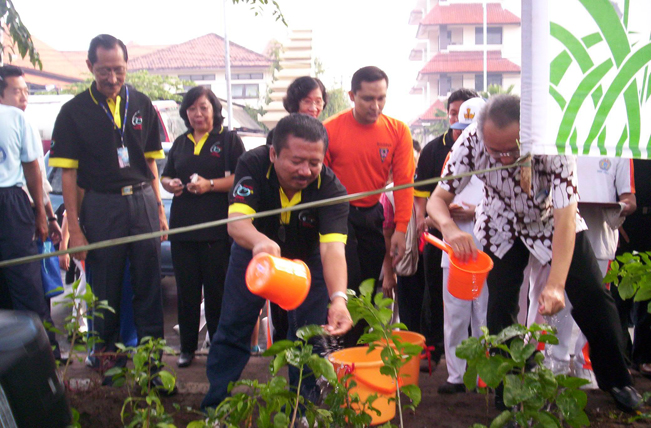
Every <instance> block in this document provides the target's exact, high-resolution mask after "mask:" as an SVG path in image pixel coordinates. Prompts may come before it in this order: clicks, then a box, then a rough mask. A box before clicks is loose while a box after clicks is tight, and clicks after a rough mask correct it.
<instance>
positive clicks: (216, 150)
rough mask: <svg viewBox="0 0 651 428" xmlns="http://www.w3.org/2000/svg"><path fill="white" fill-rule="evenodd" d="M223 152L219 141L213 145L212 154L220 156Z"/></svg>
mask: <svg viewBox="0 0 651 428" xmlns="http://www.w3.org/2000/svg"><path fill="white" fill-rule="evenodd" d="M221 152H222V148H221V147H219V143H215V144H213V145H212V147H211V148H210V156H216V157H220V156H221V154H220V153H221Z"/></svg>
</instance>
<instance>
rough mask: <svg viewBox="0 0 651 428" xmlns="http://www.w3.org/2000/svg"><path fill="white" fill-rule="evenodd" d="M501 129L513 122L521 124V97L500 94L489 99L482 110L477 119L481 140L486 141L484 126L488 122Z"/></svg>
mask: <svg viewBox="0 0 651 428" xmlns="http://www.w3.org/2000/svg"><path fill="white" fill-rule="evenodd" d="M489 120H490V121H491V122H493V124H494V125H495V126H496V127H497V128H499V129H504V128H506V127H507V126H509V125H510V124H512V123H513V122H518V123H519V122H520V97H518V96H517V95H507V94H500V95H495V96H492V97H490V98H489V99H488V102H487V103H486V105H485V106H484V107H483V108H482V109H481V113H480V114H479V118H478V119H477V130H478V132H479V138H481V139H482V140H483V139H484V135H483V134H484V126H485V125H486V122H487V121H489Z"/></svg>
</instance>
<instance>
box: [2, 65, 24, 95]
mask: <svg viewBox="0 0 651 428" xmlns="http://www.w3.org/2000/svg"><path fill="white" fill-rule="evenodd" d="M24 75H25V73H23V70H22V69H21V68H20V67H16V66H15V65H3V66H2V67H0V94H2V96H3V97H4V96H5V89H7V86H9V85H8V84H7V82H6V81H5V79H6V78H7V77H20V76H24Z"/></svg>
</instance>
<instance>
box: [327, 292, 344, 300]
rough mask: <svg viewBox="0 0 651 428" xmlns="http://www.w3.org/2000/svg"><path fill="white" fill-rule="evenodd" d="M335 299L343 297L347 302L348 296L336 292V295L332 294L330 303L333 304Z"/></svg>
mask: <svg viewBox="0 0 651 428" xmlns="http://www.w3.org/2000/svg"><path fill="white" fill-rule="evenodd" d="M335 297H341V298H342V299H344V300H345V301H348V295H347V294H346V293H344V292H343V291H335V292H334V293H332V295H331V296H330V301H331V302H332V301H333V300H334V298H335Z"/></svg>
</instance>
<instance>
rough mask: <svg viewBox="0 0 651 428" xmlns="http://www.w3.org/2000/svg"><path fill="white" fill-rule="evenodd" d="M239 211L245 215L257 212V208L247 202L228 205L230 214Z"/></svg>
mask: <svg viewBox="0 0 651 428" xmlns="http://www.w3.org/2000/svg"><path fill="white" fill-rule="evenodd" d="M232 213H239V214H244V215H251V214H255V210H254V209H253V208H251V207H250V206H248V205H247V204H241V203H235V204H231V206H229V207H228V214H232Z"/></svg>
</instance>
